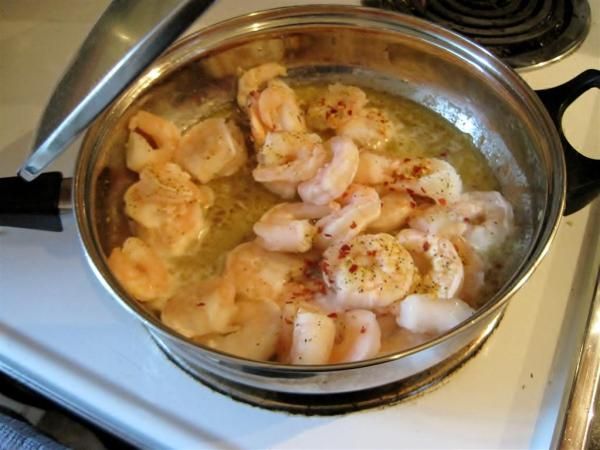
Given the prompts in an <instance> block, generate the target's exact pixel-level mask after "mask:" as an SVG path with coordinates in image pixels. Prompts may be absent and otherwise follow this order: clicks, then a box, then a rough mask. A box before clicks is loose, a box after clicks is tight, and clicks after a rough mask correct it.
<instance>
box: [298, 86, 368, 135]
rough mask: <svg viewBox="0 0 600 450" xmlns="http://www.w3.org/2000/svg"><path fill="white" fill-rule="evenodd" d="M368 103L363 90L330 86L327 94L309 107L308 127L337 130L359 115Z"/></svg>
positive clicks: (352, 87)
mask: <svg viewBox="0 0 600 450" xmlns="http://www.w3.org/2000/svg"><path fill="white" fill-rule="evenodd" d="M367 101H368V100H367V95H366V94H365V93H364V91H363V90H362V89H359V88H357V87H354V86H346V85H343V84H340V83H335V84H332V85H329V86H328V87H327V93H326V94H325V95H324V96H323V97H320V98H318V99H317V100H316V101H315V102H313V103H312V104H311V105H310V106H309V107H308V111H307V117H306V119H307V122H308V125H309V126H310V127H311V128H314V129H316V130H327V129H334V130H336V129H337V128H339V127H340V126H341V125H342V124H344V123H345V122H347V121H348V120H350V119H351V118H352V117H354V116H356V115H358V114H359V113H360V112H361V111H362V109H363V108H364V106H365V105H366V104H367Z"/></svg>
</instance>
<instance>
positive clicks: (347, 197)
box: [314, 184, 381, 249]
mask: <svg viewBox="0 0 600 450" xmlns="http://www.w3.org/2000/svg"><path fill="white" fill-rule="evenodd" d="M340 201H341V204H342V208H341V209H339V210H337V211H334V212H332V213H331V214H328V215H327V216H325V217H323V218H322V219H319V221H318V222H317V223H316V225H317V236H316V237H315V241H314V242H315V245H316V246H317V247H318V248H321V249H324V248H326V247H328V246H329V245H331V244H335V243H338V242H341V241H347V240H349V239H352V238H353V237H354V236H357V235H358V234H360V233H361V232H362V231H363V230H364V229H366V228H367V226H368V225H369V224H370V223H371V222H373V221H374V220H375V219H377V217H379V213H380V211H381V202H380V200H379V195H378V194H377V192H376V191H375V190H374V189H373V188H370V187H366V186H360V185H358V184H353V185H351V186H350V188H349V189H348V190H347V191H346V192H345V193H344V195H343V196H342V197H341V198H340Z"/></svg>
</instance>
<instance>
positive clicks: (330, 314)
mask: <svg viewBox="0 0 600 450" xmlns="http://www.w3.org/2000/svg"><path fill="white" fill-rule="evenodd" d="M327 317H331V318H332V319H335V318H336V317H337V313H334V312H332V313H329V314H327Z"/></svg>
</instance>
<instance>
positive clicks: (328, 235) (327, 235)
mask: <svg viewBox="0 0 600 450" xmlns="http://www.w3.org/2000/svg"><path fill="white" fill-rule="evenodd" d="M323 236H325V237H328V238H330V237H331V234H329V233H323Z"/></svg>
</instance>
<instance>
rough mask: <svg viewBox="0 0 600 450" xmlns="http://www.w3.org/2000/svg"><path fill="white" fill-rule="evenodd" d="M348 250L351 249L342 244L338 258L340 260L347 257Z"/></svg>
mask: <svg viewBox="0 0 600 450" xmlns="http://www.w3.org/2000/svg"><path fill="white" fill-rule="evenodd" d="M350 249H351V247H350V246H349V245H348V244H344V245H342V246H341V247H340V252H339V254H338V258H339V259H342V258H345V257H346V256H348V253H350Z"/></svg>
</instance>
